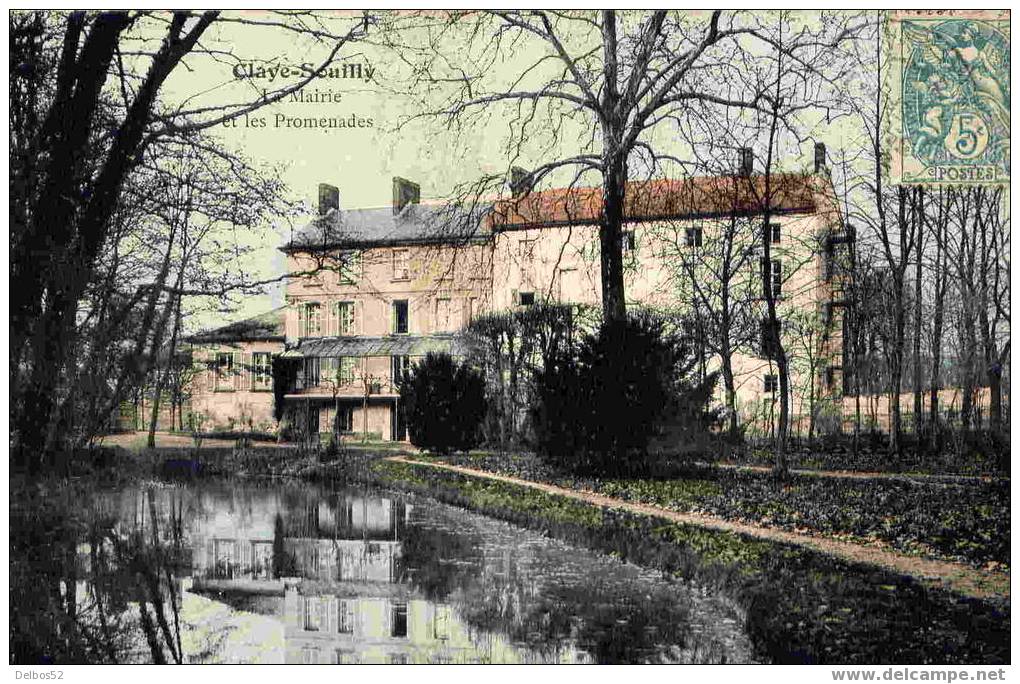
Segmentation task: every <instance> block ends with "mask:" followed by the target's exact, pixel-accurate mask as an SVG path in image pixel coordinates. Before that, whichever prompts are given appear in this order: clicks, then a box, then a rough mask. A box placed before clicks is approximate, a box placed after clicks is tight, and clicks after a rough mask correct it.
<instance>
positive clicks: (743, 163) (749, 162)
mask: <svg viewBox="0 0 1020 684" xmlns="http://www.w3.org/2000/svg"><path fill="white" fill-rule="evenodd" d="M737 152H738V156H737V173H738V174H739V175H741V176H744V177H747V176H750V175H751V172H752V171H753V170H754V151H753V150H752V149H751V148H750V147H741V148H740V149H739V150H738V151H737Z"/></svg>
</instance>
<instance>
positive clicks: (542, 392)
mask: <svg viewBox="0 0 1020 684" xmlns="http://www.w3.org/2000/svg"><path fill="white" fill-rule="evenodd" d="M697 362H698V358H697V356H696V355H695V354H694V353H693V351H692V346H691V345H690V344H689V343H688V341H687V340H686V339H685V338H684V337H683V336H682V335H679V334H677V333H676V332H674V331H673V330H672V329H671V328H670V325H669V321H668V319H666V318H664V317H662V316H659V315H656V314H653V313H650V312H636V313H633V314H630V315H629V316H628V317H627V318H626V319H624V320H622V321H609V322H607V323H605V324H603V325H602V327H601V328H600V329H599V330H598V332H597V333H596V334H594V335H589V336H586V337H584V338H583V339H582V340H581V342H580V344H579V345H578V347H577V349H576V350H575V351H573V352H570V351H568V352H566V353H563V354H560V355H559V356H558V357H557V358H556V359H555V360H553V361H552V362H551V363H547V364H546V366H545V368H543V369H541V370H539V371H537V372H536V373H535V376H534V377H535V403H534V406H533V408H532V421H533V424H534V431H535V439H536V443H537V447H538V450H539V451H540V453H542V454H543V455H544V456H545V457H546V459H547V460H550V461H552V462H554V463H555V464H557V465H560V466H562V467H566V468H568V469H570V470H574V471H576V472H584V473H602V474H620V473H637V472H645V471H647V470H648V469H649V468H650V467H651V466H652V465H653V463H652V460H653V459H651V458H650V457H649V454H648V445H649V442H650V440H651V439H652V438H653V437H656V436H658V435H660V434H662V433H663V431H664V430H665V429H666V428H667V427H668V428H669V429H670V433H671V438H676V439H680V440H684V441H690V440H696V439H697V438H699V437H701V436H704V435H705V433H706V431H707V427H708V424H709V422H710V416H709V414H708V412H707V411H706V406H707V404H708V401H709V399H710V398H711V394H712V389H713V386H714V384H715V379H716V376H715V375H714V374H713V375H709V376H708V377H707V378H706V379H705V380H704V381H702V380H701V379H700V378H697V377H696V374H695V372H694V370H695V368H696V366H697Z"/></svg>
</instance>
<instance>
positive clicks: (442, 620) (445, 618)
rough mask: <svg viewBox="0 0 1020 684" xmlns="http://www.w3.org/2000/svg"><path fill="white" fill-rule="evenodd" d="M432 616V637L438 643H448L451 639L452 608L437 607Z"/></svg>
mask: <svg viewBox="0 0 1020 684" xmlns="http://www.w3.org/2000/svg"><path fill="white" fill-rule="evenodd" d="M435 611H436V612H435V613H434V614H433V615H432V636H433V638H434V639H436V640H437V641H446V640H447V639H449V638H450V607H449V606H436V608H435Z"/></svg>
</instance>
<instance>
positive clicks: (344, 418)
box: [336, 406, 354, 432]
mask: <svg viewBox="0 0 1020 684" xmlns="http://www.w3.org/2000/svg"><path fill="white" fill-rule="evenodd" d="M336 429H337V431H338V432H354V409H353V408H352V407H350V406H340V407H339V408H338V409H337V412H336Z"/></svg>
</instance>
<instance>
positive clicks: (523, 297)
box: [517, 292, 535, 306]
mask: <svg viewBox="0 0 1020 684" xmlns="http://www.w3.org/2000/svg"><path fill="white" fill-rule="evenodd" d="M517 296H518V300H517V303H518V304H520V305H521V306H531V305H533V304H534V303H535V293H534V292H521V293H519V294H518V295H517Z"/></svg>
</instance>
